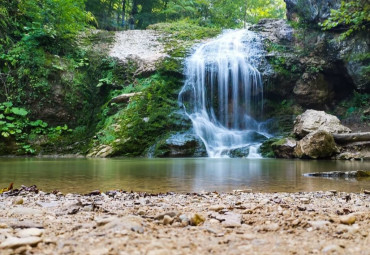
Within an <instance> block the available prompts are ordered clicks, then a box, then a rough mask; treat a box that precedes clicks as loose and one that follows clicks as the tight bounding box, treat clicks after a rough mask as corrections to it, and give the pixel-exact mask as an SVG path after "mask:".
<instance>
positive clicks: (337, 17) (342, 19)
mask: <svg viewBox="0 0 370 255" xmlns="http://www.w3.org/2000/svg"><path fill="white" fill-rule="evenodd" d="M369 22H370V4H369V2H368V1H367V0H351V1H342V2H341V6H340V8H339V9H338V10H335V9H332V10H331V14H330V17H329V18H328V19H327V20H325V21H324V22H323V23H322V24H320V25H321V26H322V28H323V29H324V30H330V29H335V28H338V29H340V30H344V32H342V33H341V36H340V37H339V38H340V39H344V38H346V37H348V36H350V35H352V34H353V33H354V32H355V31H361V30H369Z"/></svg>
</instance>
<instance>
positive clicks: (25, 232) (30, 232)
mask: <svg viewBox="0 0 370 255" xmlns="http://www.w3.org/2000/svg"><path fill="white" fill-rule="evenodd" d="M44 232H45V231H44V230H43V229H39V228H28V229H22V230H21V231H19V232H18V233H17V236H19V237H29V236H41V235H42V234H43V233H44Z"/></svg>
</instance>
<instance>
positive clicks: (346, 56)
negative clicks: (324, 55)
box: [328, 33, 370, 92]
mask: <svg viewBox="0 0 370 255" xmlns="http://www.w3.org/2000/svg"><path fill="white" fill-rule="evenodd" d="M369 41H370V34H369V33H358V34H355V35H354V36H351V37H350V38H346V39H345V40H343V41H338V40H331V41H329V44H328V49H329V50H330V51H332V52H336V56H335V57H336V58H337V59H339V60H341V61H343V63H344V67H345V70H346V72H347V73H348V75H349V76H350V77H351V79H352V82H353V84H354V85H355V88H356V89H357V90H358V91H361V92H370V77H369V75H368V73H367V72H365V68H366V66H367V65H368V63H366V61H367V60H366V58H365V59H361V58H359V56H361V55H364V54H366V53H368V52H369V51H370V46H369Z"/></svg>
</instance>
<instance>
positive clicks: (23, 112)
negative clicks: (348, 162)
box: [11, 107, 28, 116]
mask: <svg viewBox="0 0 370 255" xmlns="http://www.w3.org/2000/svg"><path fill="white" fill-rule="evenodd" d="M11 112H12V113H14V114H15V115H19V116H26V115H27V114H28V111H26V109H24V108H17V107H13V108H11Z"/></svg>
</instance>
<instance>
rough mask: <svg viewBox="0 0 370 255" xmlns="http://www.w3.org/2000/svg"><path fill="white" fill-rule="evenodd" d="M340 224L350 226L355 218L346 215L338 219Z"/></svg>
mask: <svg viewBox="0 0 370 255" xmlns="http://www.w3.org/2000/svg"><path fill="white" fill-rule="evenodd" d="M339 221H340V223H342V224H346V225H352V224H353V223H355V222H356V217H355V216H354V215H351V214H348V215H344V216H341V217H340V218H339Z"/></svg>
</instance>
